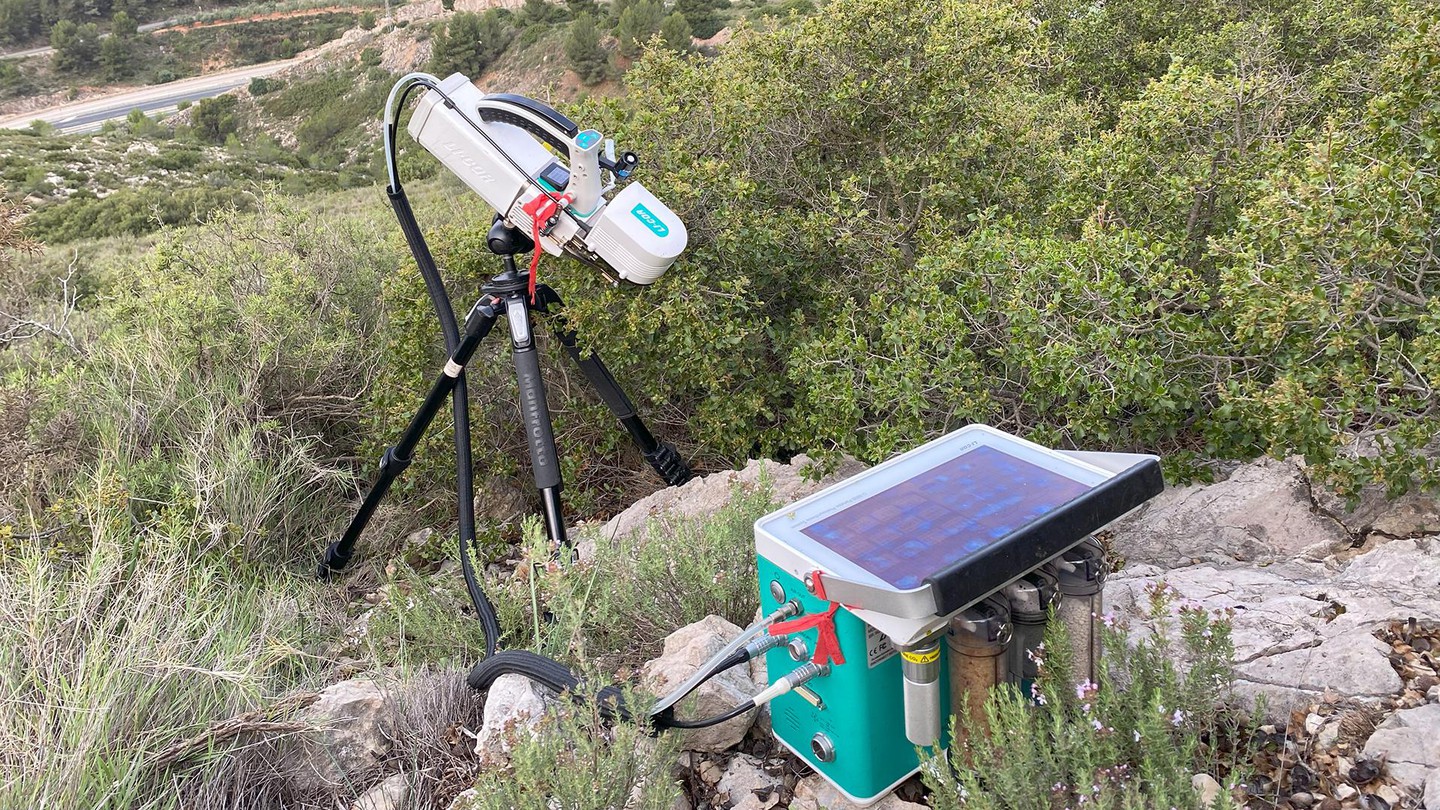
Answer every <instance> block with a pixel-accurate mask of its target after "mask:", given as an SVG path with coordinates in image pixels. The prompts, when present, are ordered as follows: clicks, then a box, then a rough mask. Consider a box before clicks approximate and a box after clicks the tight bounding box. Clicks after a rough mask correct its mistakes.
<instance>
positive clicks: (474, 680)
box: [465, 650, 631, 720]
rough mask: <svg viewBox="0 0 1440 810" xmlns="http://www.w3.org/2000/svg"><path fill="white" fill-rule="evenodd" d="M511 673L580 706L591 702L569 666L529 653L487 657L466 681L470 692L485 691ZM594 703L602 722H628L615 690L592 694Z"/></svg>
mask: <svg viewBox="0 0 1440 810" xmlns="http://www.w3.org/2000/svg"><path fill="white" fill-rule="evenodd" d="M510 674H515V675H524V676H525V677H527V678H529V679H530V680H532V681H537V682H539V683H542V684H544V685H546V686H548V687H550V688H551V689H552V690H554V691H556V692H563V693H566V694H569V695H570V697H571V699H572V700H574V701H575V702H577V703H580V704H584V703H588V702H589V701H590V700H591V697H590V696H589V694H588V690H587V689H586V688H585V683H584V681H582V680H580V678H579V677H578V676H577V675H576V674H575V673H574V672H573V671H571V669H570V668H569V667H567V666H565V665H564V664H562V663H560V662H559V661H556V660H554V659H551V658H546V657H545V656H543V655H540V654H538V653H533V652H530V651H529V650H504V651H502V652H497V653H495V654H494V655H489V656H486V657H485V658H484V659H483V660H482V661H481V662H480V663H478V664H476V665H475V666H474V667H473V668H471V670H470V675H469V676H468V677H466V679H465V682H466V683H468V684H470V688H471V689H474V690H476V691H479V692H484V691H486V690H488V689H489V688H490V686H491V684H493V683H495V679H496V678H499V677H500V676H501V675H510ZM593 700H594V701H595V705H596V706H597V707H598V708H599V710H600V715H601V716H602V717H604V718H605V719H607V720H612V719H616V718H619V719H621V720H629V719H631V715H630V710H629V708H628V707H627V706H626V705H625V696H624V694H622V693H621V691H620V689H619V688H618V687H614V686H604V687H601V688H600V689H598V690H597V691H596V692H595V695H594V697H593Z"/></svg>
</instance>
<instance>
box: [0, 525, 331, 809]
mask: <svg viewBox="0 0 1440 810" xmlns="http://www.w3.org/2000/svg"><path fill="white" fill-rule="evenodd" d="M111 508H112V509H113V508H114V507H111ZM114 516H115V515H113V514H111V515H106V516H104V517H107V518H108V517H114ZM116 525H123V521H114V520H109V519H101V520H97V521H95V522H94V523H93V524H92V528H93V531H94V534H93V537H92V538H91V542H90V543H89V545H88V548H87V549H86V551H85V552H84V553H83V554H82V555H80V556H78V557H75V558H65V557H61V556H59V555H56V554H53V553H49V552H48V551H47V550H46V549H42V548H38V547H35V546H33V545H32V546H30V547H28V548H21V549H19V550H18V552H17V553H13V554H12V555H11V556H10V559H9V560H8V563H7V565H5V566H3V567H0V772H3V773H4V774H5V775H6V776H5V778H4V781H3V782H0V807H4V808H22V807H25V808H30V807H45V808H50V809H51V810H67V808H76V810H80V808H87V809H88V808H101V807H114V808H122V807H123V808H163V807H169V806H172V805H173V804H174V796H173V793H172V791H171V790H170V789H169V787H168V783H169V781H170V780H171V779H172V778H175V777H178V776H180V775H182V774H183V771H176V772H171V771H170V770H169V769H167V768H166V767H165V766H164V765H162V764H161V763H160V762H159V761H158V759H157V758H158V756H159V755H160V754H161V753H162V752H164V751H166V750H167V749H168V748H170V747H171V746H173V745H175V744H176V743H178V742H180V741H182V740H185V739H187V738H189V737H191V736H193V735H195V734H197V733H198V732H201V731H202V730H203V729H204V728H205V727H206V726H207V724H209V723H211V722H213V721H216V720H220V719H223V718H227V717H230V716H232V715H235V714H237V713H240V712H244V711H249V710H252V709H255V708H257V707H259V706H260V705H262V704H263V703H264V702H265V701H266V700H267V699H269V698H271V697H272V696H273V695H275V694H277V693H278V692H281V691H283V690H284V689H286V688H288V687H289V686H291V685H292V684H294V683H295V682H296V681H297V680H300V679H302V678H303V677H304V676H305V675H306V673H307V672H309V671H310V670H311V669H312V668H313V667H314V666H315V664H316V661H315V659H313V658H312V657H310V656H308V655H307V654H306V653H305V652H304V651H303V650H304V645H305V644H306V641H307V640H308V639H314V638H316V637H317V636H318V637H323V636H324V634H325V633H327V632H328V629H327V628H325V627H323V626H320V625H321V619H320V618H318V617H322V616H323V615H324V612H323V611H322V610H321V609H320V605H319V602H318V600H317V594H316V592H315V590H314V588H313V587H311V586H307V585H305V584H303V583H297V582H286V581H283V580H282V579H280V578H278V577H273V576H272V577H257V576H254V575H250V576H244V577H237V576H234V575H233V573H232V571H231V570H230V569H229V568H228V567H227V566H226V565H224V564H222V563H219V562H215V561H210V560H205V559H203V558H202V559H198V560H197V559H196V558H193V557H191V556H189V555H187V554H184V553H181V552H180V551H178V550H177V548H176V547H167V546H168V544H167V542H166V541H167V540H168V539H169V538H166V537H164V536H161V535H156V534H149V535H147V536H144V537H135V536H127V535H126V534H125V533H124V532H123V531H117V530H116V529H115V528H114V527H115V526H116ZM137 541H143V544H140V545H139V546H138V547H137ZM177 545H179V544H177ZM178 764H180V765H183V764H184V763H183V762H181V763H178Z"/></svg>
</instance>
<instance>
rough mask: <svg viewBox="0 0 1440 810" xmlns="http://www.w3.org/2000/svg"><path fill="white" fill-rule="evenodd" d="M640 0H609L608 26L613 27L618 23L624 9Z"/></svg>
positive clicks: (623, 14) (623, 13)
mask: <svg viewBox="0 0 1440 810" xmlns="http://www.w3.org/2000/svg"><path fill="white" fill-rule="evenodd" d="M638 2H640V0H610V14H609V17H608V19H609V21H610V27H611V28H612V29H613V28H615V27H616V26H618V25H620V18H621V17H623V16H625V11H626V10H627V9H629V8H630V7H631V6H633V5H635V4H636V3H638Z"/></svg>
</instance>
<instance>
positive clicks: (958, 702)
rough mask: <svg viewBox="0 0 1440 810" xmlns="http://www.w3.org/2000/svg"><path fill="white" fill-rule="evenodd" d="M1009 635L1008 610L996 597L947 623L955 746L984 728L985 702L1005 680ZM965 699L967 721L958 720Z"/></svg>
mask: <svg viewBox="0 0 1440 810" xmlns="http://www.w3.org/2000/svg"><path fill="white" fill-rule="evenodd" d="M1010 635H1011V629H1010V608H1009V606H1008V605H1006V604H1005V600H1004V599H1003V598H1000V597H998V596H988V597H986V598H985V599H983V600H981V601H980V602H978V603H976V604H975V605H973V606H971V607H969V608H967V609H965V610H963V611H961V612H960V613H958V614H956V615H955V617H954V618H953V619H951V620H950V631H949V632H948V633H947V634H946V636H945V642H946V644H947V645H949V647H950V710H951V711H953V712H954V713H955V714H956V720H955V737H956V739H955V741H954V742H956V743H959V742H963V741H964V739H965V738H966V736H967V735H968V731H969V729H970V728H984V723H985V701H986V700H987V699H988V698H989V697H990V690H991V689H993V688H995V687H996V686H999V685H1000V684H1002V683H1004V682H1005V679H1006V674H1007V669H1008V667H1007V661H1006V655H1005V652H1006V650H1007V649H1009V645H1010ZM967 695H968V696H969V699H970V709H969V716H968V718H967V717H962V716H960V713H961V711H962V706H964V700H965V698H966V696H967Z"/></svg>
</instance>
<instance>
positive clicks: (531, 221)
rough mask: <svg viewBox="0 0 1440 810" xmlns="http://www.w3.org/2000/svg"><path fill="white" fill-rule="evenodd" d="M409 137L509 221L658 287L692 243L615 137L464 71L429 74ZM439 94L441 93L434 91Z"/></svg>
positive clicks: (545, 241)
mask: <svg viewBox="0 0 1440 810" xmlns="http://www.w3.org/2000/svg"><path fill="white" fill-rule="evenodd" d="M426 78H429V79H431V80H432V81H431V82H429V83H427V85H429V86H431V88H432V92H429V93H426V94H425V96H424V97H423V98H422V99H421V100H420V102H419V104H417V105H416V108H415V114H414V116H413V117H412V118H411V119H410V125H409V127H408V129H409V132H410V134H411V136H413V137H414V138H415V140H416V141H418V142H419V143H420V145H421V146H423V147H425V149H426V150H428V151H429V152H430V153H431V154H433V155H435V157H436V158H438V159H439V160H440V162H441V163H442V164H444V166H445V168H447V169H449V170H450V171H451V172H453V173H454V174H455V176H456V177H458V178H460V180H461V181H463V182H464V183H465V185H466V186H468V187H469V188H470V189H471V190H473V191H474V192H475V193H476V194H479V195H480V197H481V198H483V199H484V200H485V202H486V203H488V204H489V205H490V206H491V207H493V208H494V209H495V210H496V211H497V212H499V214H500V216H501V217H502V218H503V219H504V220H505V222H506V224H508V225H510V226H512V227H515V228H518V229H520V230H521V231H522V232H524V233H527V234H536V235H538V237H539V238H538V240H537V241H538V243H539V249H543V250H544V251H545V252H546V253H550V254H553V255H557V256H558V255H568V256H571V257H573V258H576V259H579V260H580V261H582V262H585V263H587V264H590V265H593V266H596V267H598V268H599V269H601V270H602V271H606V272H608V273H609V274H610V275H612V276H614V277H616V278H619V279H622V280H624V281H628V282H631V283H633V284H651V283H653V282H654V281H655V280H656V279H658V278H660V276H661V275H663V274H664V273H665V271H666V270H668V269H669V268H670V265H672V264H674V263H675V260H676V259H677V258H678V257H679V256H680V254H681V252H683V251H684V250H685V245H686V243H687V241H688V239H689V234H688V233H687V231H686V230H685V223H683V222H681V221H680V218H679V217H678V216H676V215H675V212H673V211H671V210H670V208H669V207H668V206H666V205H665V203H663V202H661V201H660V200H659V199H658V198H657V197H656V196H655V195H654V194H651V193H650V192H649V191H648V190H646V188H645V187H644V186H643V185H642V184H640V183H637V182H629V183H627V184H626V185H625V186H624V187H623V188H620V189H618V191H617V190H616V185H617V183H618V182H619V181H622V180H625V179H627V178H628V177H629V175H630V173H631V171H632V170H633V169H634V168H635V166H636V165H637V163H638V160H637V158H636V157H635V155H633V154H631V153H629V152H627V153H624V154H623V155H621V156H620V157H619V158H616V157H615V155H614V142H613V141H610V140H607V139H605V138H604V137H603V136H602V135H601V134H600V133H599V132H597V131H595V130H593V129H583V130H582V129H580V127H579V126H578V125H577V124H576V123H575V122H574V121H571V120H570V119H569V118H567V117H565V116H564V115H562V114H560V113H559V112H557V111H556V110H554V109H552V108H551V107H549V106H546V105H545V104H542V103H540V102H538V101H535V100H534V99H531V98H526V97H525V96H519V95H513V94H510V93H492V94H488V95H487V94H484V93H481V92H480V90H479V89H477V88H476V87H475V85H474V84H472V83H471V82H470V79H469V78H468V77H466V76H464V75H461V74H459V73H455V74H453V75H451V76H450V77H449V78H447V79H445V80H444V81H439V80H435V79H433V77H426ZM433 91H438V92H433Z"/></svg>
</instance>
